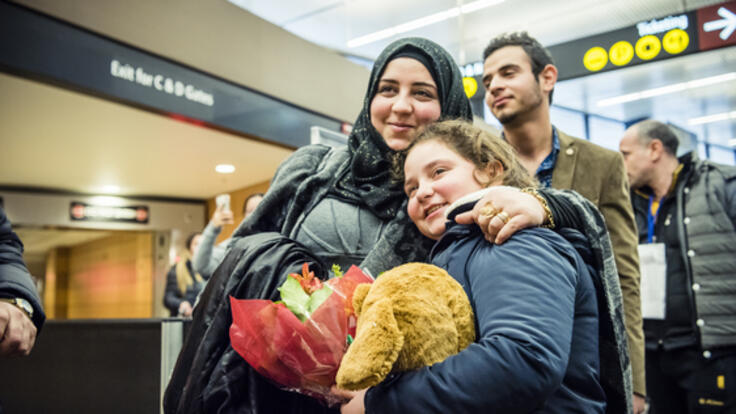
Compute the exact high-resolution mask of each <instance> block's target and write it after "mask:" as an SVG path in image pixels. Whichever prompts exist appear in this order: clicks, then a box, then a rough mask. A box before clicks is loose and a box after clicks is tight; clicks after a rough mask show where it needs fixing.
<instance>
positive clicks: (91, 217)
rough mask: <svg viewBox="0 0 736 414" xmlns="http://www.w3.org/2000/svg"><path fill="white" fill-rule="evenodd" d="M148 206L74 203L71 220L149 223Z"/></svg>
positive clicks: (70, 211)
mask: <svg viewBox="0 0 736 414" xmlns="http://www.w3.org/2000/svg"><path fill="white" fill-rule="evenodd" d="M149 216H150V214H149V210H148V206H125V207H117V206H99V205H92V204H87V203H82V202H79V201H72V202H71V203H70V206H69V218H70V219H72V221H115V222H124V223H139V224H146V223H148V218H149Z"/></svg>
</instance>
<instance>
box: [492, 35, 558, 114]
mask: <svg viewBox="0 0 736 414" xmlns="http://www.w3.org/2000/svg"><path fill="white" fill-rule="evenodd" d="M507 46H520V47H521V48H522V49H524V53H526V55H527V57H529V61H530V62H531V65H532V73H533V74H534V79H535V80H536V81H537V82H539V74H540V73H542V70H544V68H545V66H547V65H554V64H555V62H554V60H553V59H552V55H550V54H549V51H548V50H547V49H545V47H544V46H542V44H541V43H539V41H538V40H537V39H535V38H533V37H531V36H529V33H527V32H513V33H503V34H501V35H499V36H496V37H495V38H493V39H492V40H491V42H490V43H488V46H486V49H485V50H484V51H483V61H485V60H486V59H488V56H490V55H492V54H493V52H495V51H497V50H498V49H501V48H504V47H507ZM554 91H555V90H554V88H552V90H551V91H549V104H550V105H552V93H553V92H554Z"/></svg>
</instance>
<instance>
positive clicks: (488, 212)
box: [478, 202, 497, 218]
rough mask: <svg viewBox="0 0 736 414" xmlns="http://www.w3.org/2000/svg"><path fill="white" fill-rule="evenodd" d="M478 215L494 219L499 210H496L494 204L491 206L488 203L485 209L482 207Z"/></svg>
mask: <svg viewBox="0 0 736 414" xmlns="http://www.w3.org/2000/svg"><path fill="white" fill-rule="evenodd" d="M478 213H479V214H480V215H481V216H486V217H491V218H493V216H495V215H496V213H497V210H496V208H495V207H493V204H491V203H490V202H488V203H486V204H485V205H484V206H483V207H481V209H480V211H478Z"/></svg>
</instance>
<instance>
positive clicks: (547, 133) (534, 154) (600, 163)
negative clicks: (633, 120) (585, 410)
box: [483, 33, 646, 414]
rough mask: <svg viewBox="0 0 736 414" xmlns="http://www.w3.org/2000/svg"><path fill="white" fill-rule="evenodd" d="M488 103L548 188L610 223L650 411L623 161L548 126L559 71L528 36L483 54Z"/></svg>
mask: <svg viewBox="0 0 736 414" xmlns="http://www.w3.org/2000/svg"><path fill="white" fill-rule="evenodd" d="M483 59H484V64H483V84H484V86H485V89H486V103H487V104H488V107H489V108H490V110H491V112H492V113H493V115H494V116H495V117H496V118H497V119H498V120H499V121H500V122H501V124H502V125H503V134H504V138H505V139H506V140H507V141H508V142H509V143H510V144H511V145H512V146H513V147H514V148H515V149H516V151H517V152H518V154H519V159H520V161H521V163H522V165H524V166H525V167H526V168H527V170H528V171H529V172H531V173H532V174H535V175H536V177H537V179H538V180H539V182H540V183H541V185H542V186H545V187H553V188H559V189H571V190H575V191H577V192H578V193H580V194H581V195H582V196H584V197H585V198H587V199H588V200H590V201H591V202H593V203H594V204H595V205H596V206H597V207H598V208H599V209H600V211H601V213H602V214H603V216H604V217H605V220H606V224H607V227H608V231H609V234H610V236H611V242H612V245H613V251H614V255H615V259H616V267H617V269H618V272H619V281H620V283H621V290H622V294H623V302H624V309H625V315H624V318H625V322H626V333H627V340H628V346H629V355H630V358H631V367H632V371H633V372H632V374H633V385H634V396H633V401H634V412H635V413H636V414H639V413H642V412H643V411H644V408H645V395H646V386H645V379H644V337H643V333H642V320H641V299H640V297H639V258H638V254H637V249H636V231H635V224H634V216H633V213H632V211H631V204H630V201H629V187H628V184H627V182H626V176H625V172H624V165H623V160H622V158H621V156H620V154H618V153H616V152H615V151H610V150H607V149H605V148H602V147H599V146H597V145H595V144H592V143H590V142H588V141H586V140H582V139H578V138H572V137H570V136H568V135H566V134H564V133H563V132H561V131H558V130H557V129H556V128H554V127H553V126H552V123H551V122H550V105H551V104H552V92H553V90H554V85H555V83H556V82H557V68H556V67H555V65H554V63H553V61H552V57H551V56H550V54H549V52H548V51H547V50H546V49H545V48H544V47H543V46H542V45H541V44H540V43H539V42H538V41H537V40H536V39H534V38H532V37H531V36H529V35H528V34H527V33H510V34H503V35H501V36H498V37H496V38H495V39H493V40H491V42H490V44H489V45H488V47H487V48H486V49H485V51H484V53H483Z"/></svg>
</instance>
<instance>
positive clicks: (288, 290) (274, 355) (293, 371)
mask: <svg viewBox="0 0 736 414" xmlns="http://www.w3.org/2000/svg"><path fill="white" fill-rule="evenodd" d="M333 273H335V274H336V277H333V278H331V279H329V280H327V281H326V282H322V281H321V280H320V279H318V278H316V277H315V276H314V273H313V272H311V271H309V265H308V264H307V263H304V265H303V266H302V274H301V275H298V274H294V273H292V274H290V275H289V276H288V277H287V278H286V281H285V282H284V284H283V285H282V286H281V287H280V288H279V291H280V293H281V299H282V300H281V301H278V302H272V301H270V300H260V299H235V298H233V297H232V296H231V297H230V305H231V309H232V316H233V323H232V325H231V326H230V342H231V344H232V347H233V349H234V350H235V351H236V352H237V353H238V354H239V355H240V356H242V357H243V358H244V359H245V360H246V361H247V362H248V364H250V365H251V366H252V367H253V369H255V370H256V371H257V372H258V373H259V374H261V375H263V376H264V377H266V378H269V379H271V380H272V381H274V382H276V383H277V384H279V385H280V386H281V387H282V388H284V389H288V390H290V391H296V392H299V393H302V394H306V395H309V396H312V397H315V398H318V399H321V400H323V401H325V402H327V403H328V404H332V403H336V402H338V400H337V399H336V398H335V397H333V396H332V395H331V394H330V393H329V390H330V387H331V386H332V385H333V384H334V383H335V375H336V374H337V369H338V368H339V366H340V360H341V359H342V356H343V354H344V353H345V351H346V350H347V347H348V345H349V343H350V342H351V341H352V338H353V337H354V336H355V326H356V316H355V312H354V310H353V291H354V290H355V287H356V286H357V285H359V284H361V283H372V282H373V279H372V278H371V277H370V276H367V275H366V274H365V273H363V272H362V271H361V270H360V269H359V268H358V267H356V266H352V267H350V269H349V270H348V271H347V272H346V273H345V274H344V275H342V274H341V272H340V270H339V268H338V267H335V266H333Z"/></svg>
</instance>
